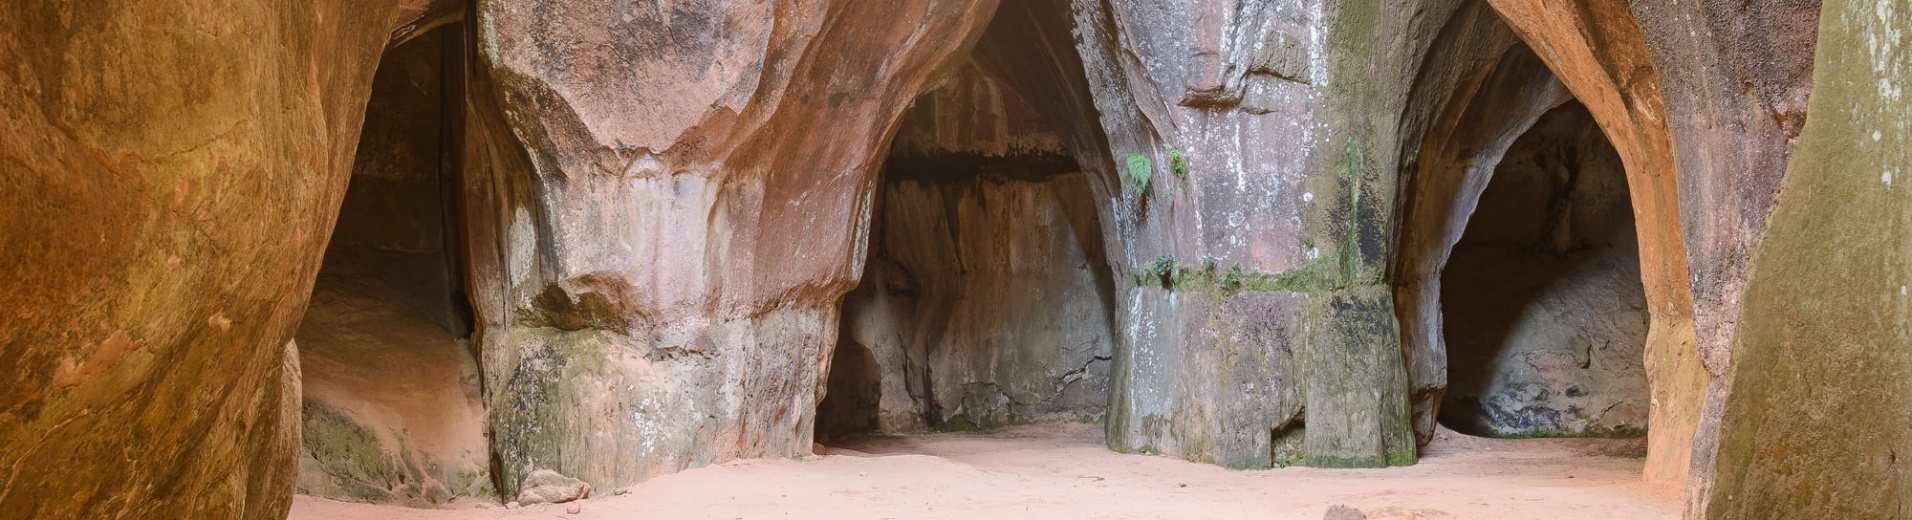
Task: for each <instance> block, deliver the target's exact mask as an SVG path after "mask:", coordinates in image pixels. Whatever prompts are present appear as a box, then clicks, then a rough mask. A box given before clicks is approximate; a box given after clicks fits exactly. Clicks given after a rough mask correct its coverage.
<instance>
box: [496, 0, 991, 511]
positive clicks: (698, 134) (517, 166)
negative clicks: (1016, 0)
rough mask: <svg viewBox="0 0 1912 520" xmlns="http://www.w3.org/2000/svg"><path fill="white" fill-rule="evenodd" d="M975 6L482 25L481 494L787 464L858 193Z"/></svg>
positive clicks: (801, 434)
mask: <svg viewBox="0 0 1912 520" xmlns="http://www.w3.org/2000/svg"><path fill="white" fill-rule="evenodd" d="M994 8H995V2H993V1H978V0H955V1H952V0H921V1H909V2H902V3H897V2H888V1H882V2H878V1H869V0H849V1H835V2H825V3H821V4H804V5H800V6H799V5H795V4H780V3H773V2H727V1H714V0H713V1H696V2H675V3H671V4H669V5H656V4H642V3H639V4H631V3H626V2H612V1H590V2H559V1H536V0H533V1H514V2H488V3H482V4H480V5H479V6H478V8H477V12H476V13H475V18H476V20H475V21H476V24H477V25H476V30H477V34H476V37H477V38H478V40H479V41H480V42H481V44H480V45H479V51H480V52H479V53H478V60H479V68H478V70H477V71H475V74H474V75H473V76H474V78H475V81H474V84H473V89H474V92H473V103H472V106H473V107H474V108H473V110H474V112H473V113H472V115H471V121H472V125H473V129H472V131H471V132H470V137H471V141H470V143H469V145H468V146H469V149H470V150H472V154H471V155H472V161H471V163H470V165H469V168H470V170H469V171H468V180H467V183H466V184H465V186H466V190H465V196H466V199H465V200H466V201H467V208H468V210H467V214H466V216H467V224H468V229H469V230H470V233H471V235H472V236H471V238H470V243H471V244H472V246H471V249H472V251H471V255H470V258H471V259H472V264H471V266H472V267H471V269H472V273H473V274H472V278H471V284H470V286H471V293H472V302H473V305H474V307H475V309H476V316H477V321H478V329H479V333H478V340H477V343H478V344H479V346H478V348H479V350H480V351H481V352H482V354H481V356H480V358H481V359H482V360H483V363H482V366H481V370H482V372H483V374H484V387H485V388H486V389H487V393H488V399H487V409H488V410H489V412H490V414H489V433H490V436H491V442H492V445H493V452H494V454H495V456H496V457H497V460H498V466H497V467H498V468H499V471H500V474H499V475H498V483H499V487H500V488H501V489H515V488H517V487H518V485H519V483H520V481H521V480H522V479H523V478H525V476H526V475H528V474H530V473H531V472H532V471H534V470H538V469H550V470H554V471H557V472H559V473H563V474H565V475H569V476H572V477H576V478H579V479H581V480H583V481H585V482H587V483H590V484H591V485H592V486H594V487H597V488H600V489H614V488H618V487H623V486H625V485H629V484H631V483H633V482H636V481H638V480H640V479H643V478H646V477H648V476H651V475H655V474H658V473H662V472H668V471H675V470H677V469H680V468H684V467H688V466H692V465H701V464H707V463H710V462H714V461H719V460H725V459H729V458H735V457H778V456H795V455H798V454H803V453H808V452H809V450H810V446H811V436H812V434H813V422H814V420H815V410H816V408H817V401H818V399H819V397H821V395H822V394H823V393H824V390H825V389H826V387H825V386H824V381H823V380H822V379H821V376H822V373H823V371H824V369H825V368H826V367H827V366H828V363H829V362H830V357H831V356H830V354H831V350H832V347H833V346H834V345H835V344H836V341H835V336H836V334H837V306H838V304H839V298H840V296H841V295H842V294H843V293H844V292H846V291H847V290H848V289H849V288H850V287H851V285H852V284H853V283H854V281H855V279H856V277H857V275H858V274H859V273H861V272H862V266H861V265H860V264H861V259H862V258H863V253H862V252H863V250H864V248H865V244H866V241H867V236H866V235H867V230H868V223H869V215H870V210H871V208H870V205H871V199H872V195H873V191H872V190H873V188H874V186H873V183H871V182H870V181H871V179H873V178H874V175H875V173H876V166H877V165H878V164H880V157H881V150H882V148H883V144H884V143H885V142H887V139H888V136H889V135H891V134H892V133H893V131H894V129H895V127H896V125H897V122H898V121H899V120H900V119H901V117H902V115H903V112H904V110H905V108H906V107H907V106H908V104H909V103H910V101H911V100H912V99H915V97H916V96H917V95H918V94H920V93H921V92H923V91H925V90H927V86H928V83H929V82H930V81H931V80H932V79H933V78H934V77H936V76H937V73H939V72H942V71H945V70H947V69H949V68H951V67H953V65H954V64H955V63H956V62H955V60H954V59H953V58H954V57H957V56H960V55H962V54H964V53H965V52H966V51H967V50H968V49H969V47H970V46H971V45H972V43H973V42H974V41H975V40H976V38H977V36H978V35H979V34H980V33H981V32H982V29H983V28H984V25H985V23H986V22H987V21H988V18H989V15H990V13H992V12H993V11H994Z"/></svg>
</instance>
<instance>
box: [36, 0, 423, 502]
mask: <svg viewBox="0 0 1912 520" xmlns="http://www.w3.org/2000/svg"><path fill="white" fill-rule="evenodd" d="M399 24H400V22H399V20H398V6H397V5H396V3H395V2H385V3H381V2H357V1H330V0H321V1H318V2H304V3H299V4H297V5H294V4H285V3H277V2H244V1H239V2H221V3H217V4H208V3H203V2H173V1H160V2H147V3H138V4H133V3H125V4H113V5H106V4H96V5H84V6H82V5H76V4H58V3H17V2H16V3H8V4H6V5H5V6H4V7H0V55H4V56H7V59H5V60H0V208H4V209H0V224H4V227H3V228H0V229H4V230H5V231H0V248H3V249H4V250H5V251H7V252H6V253H5V254H0V273H5V275H4V276H5V277H6V280H7V283H6V284H5V286H4V288H0V307H3V308H5V309H7V310H6V311H5V312H0V467H6V468H9V469H8V471H7V472H6V473H5V474H4V476H0V511H5V513H0V514H4V515H6V516H15V517H30V518H50V519H58V518H258V519H267V518H283V517H284V514H285V511H286V508H287V507H288V506H289V505H290V503H291V498H292V489H293V481H294V478H295V472H296V468H297V464H296V461H297V460H298V455H297V454H298V449H299V448H298V446H299V435H298V433H299V426H298V425H299V408H300V407H299V391H298V382H297V378H298V371H297V369H296V367H297V361H296V358H295V356H294V354H293V352H292V350H291V349H288V348H287V343H288V340H290V339H291V338H292V335H293V330H294V329H295V328H297V327H298V325H299V321H300V316H301V315H302V314H303V312H304V309H305V306H306V305H305V304H306V299H307V296H309V295H310V294H311V290H312V282H313V278H314V276H315V275H316V274H317V272H318V269H319V260H320V256H321V253H322V252H323V251H324V249H325V244H326V241H327V236H328V235H329V233H330V230H331V229H332V223H333V218H334V215H335V214H336V210H337V208H338V206H339V202H340V200H341V199H342V198H343V196H344V195H345V186H346V180H347V177H348V176H349V175H350V172H351V167H352V157H353V153H352V150H353V143H355V142H356V141H357V137H358V134H359V127H360V120H361V119H362V116H363V114H364V109H365V102H366V98H367V96H368V94H369V92H370V91H371V86H372V76H373V72H374V70H376V68H377V63H378V59H379V54H380V52H381V51H382V50H383V49H384V45H385V43H386V41H387V40H388V39H390V34H391V30H392V28H393V27H395V26H397V25H399Z"/></svg>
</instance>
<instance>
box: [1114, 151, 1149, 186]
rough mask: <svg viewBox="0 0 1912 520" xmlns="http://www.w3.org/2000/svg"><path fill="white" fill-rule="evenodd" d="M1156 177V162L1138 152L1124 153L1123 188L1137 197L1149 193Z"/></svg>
mask: <svg viewBox="0 0 1912 520" xmlns="http://www.w3.org/2000/svg"><path fill="white" fill-rule="evenodd" d="M1153 177H1155V162H1154V161H1150V160H1149V158H1148V156H1146V155H1142V154H1140V153H1137V152H1122V187H1123V188H1125V189H1127V191H1128V192H1130V193H1133V194H1135V195H1141V194H1143V193H1146V192H1148V189H1149V180H1150V179H1151V178H1153Z"/></svg>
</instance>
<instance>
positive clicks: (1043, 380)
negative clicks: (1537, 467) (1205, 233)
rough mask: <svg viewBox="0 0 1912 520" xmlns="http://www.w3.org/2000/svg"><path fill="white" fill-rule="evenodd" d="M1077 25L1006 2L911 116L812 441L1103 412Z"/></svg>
mask: <svg viewBox="0 0 1912 520" xmlns="http://www.w3.org/2000/svg"><path fill="white" fill-rule="evenodd" d="M1067 14H1068V13H1067V12H1066V11H1064V10H1060V9H1056V6H1055V5H1048V4H1046V3H1045V4H1043V5H1041V6H1034V5H1021V4H1017V5H1007V4H1006V5H1005V6H1003V7H1002V8H1001V11H1000V12H998V13H997V16H996V18H995V19H994V20H993V21H992V22H991V25H990V27H989V29H988V30H987V31H986V32H985V33H984V35H983V39H982V41H981V42H980V43H978V45H977V48H976V51H975V52H974V53H973V54H972V55H971V56H970V57H969V59H967V60H966V61H964V62H962V63H960V64H959V66H958V67H956V69H955V71H954V72H952V73H951V74H950V76H949V77H948V78H947V79H945V80H944V81H943V82H942V84H941V85H940V86H938V87H936V88H933V89H932V90H930V91H929V92H926V93H924V94H923V95H921V96H919V97H918V98H917V99H916V100H915V101H914V102H913V103H912V105H911V107H910V109H909V110H908V111H907V112H906V114H905V115H904V116H903V119H902V121H901V122H900V124H899V127H898V129H897V130H896V133H895V136H894V138H893V139H892V141H891V144H890V149H889V155H888V157H887V158H886V159H885V162H884V165H883V167H882V170H881V173H880V176H879V181H878V183H877V185H876V187H875V189H876V195H875V197H874V204H873V209H872V214H871V219H870V222H871V223H870V228H869V233H870V234H869V242H868V249H867V250H866V257H865V261H864V263H863V274H862V277H861V281H860V283H859V284H858V286H857V287H856V288H855V289H854V290H853V291H851V292H850V293H848V294H846V295H845V296H844V298H843V301H842V305H841V321H840V330H839V333H838V346H837V348H836V352H835V354H834V355H833V356H832V358H831V362H830V367H829V372H827V373H826V374H824V377H825V380H826V383H825V386H826V393H825V395H824V397H823V399H822V400H821V401H819V403H818V410H817V413H818V416H817V420H816V438H817V439H818V440H819V442H823V443H826V444H828V443H838V442H843V441H845V440H848V439H850V438H853V437H856V436H858V435H861V434H868V433H908V432H919V431H926V430H945V431H949V430H987V429H993V428H996V427H1000V426H1005V425H1011V424H1020V423H1030V422H1045V421H1095V420H1099V419H1100V418H1101V416H1102V415H1103V413H1104V411H1105V410H1106V409H1107V407H1108V382H1109V365H1110V359H1111V358H1112V356H1113V351H1114V339H1113V338H1114V329H1113V326H1112V317H1111V313H1110V309H1111V308H1112V303H1111V302H1112V300H1111V298H1113V294H1114V289H1113V278H1112V277H1111V275H1110V271H1109V267H1108V265H1109V264H1108V261H1107V260H1106V259H1105V258H1104V244H1103V242H1102V240H1103V238H1102V233H1103V230H1102V225H1101V223H1100V220H1099V219H1100V218H1101V217H1100V216H1099V215H1098V209H1097V206H1096V199H1095V197H1096V196H1097V195H1096V191H1095V188H1094V186H1095V183H1096V182H1097V180H1098V179H1096V178H1095V177H1093V176H1092V173H1089V172H1085V171H1084V168H1083V167H1082V166H1081V165H1080V164H1078V162H1077V161H1076V159H1075V154H1076V153H1077V150H1081V149H1084V148H1092V147H1097V146H1100V145H1099V144H1097V143H1098V141H1096V140H1095V136H1099V135H1100V133H1099V129H1098V128H1096V127H1095V126H1094V123H1093V122H1092V121H1085V122H1075V121H1074V120H1075V119H1079V118H1080V117H1079V116H1080V113H1086V111H1089V110H1092V108H1088V107H1089V106H1090V105H1088V104H1087V102H1086V101H1087V99H1088V97H1087V90H1086V80H1085V79H1083V78H1081V77H1080V74H1081V72H1080V71H1081V70H1082V67H1081V66H1080V64H1079V58H1078V57H1076V56H1075V54H1074V47H1073V46H1072V45H1069V44H1068V43H1067V42H1068V40H1067V38H1069V34H1070V33H1069V32H1068V27H1069V25H1068V24H1069V22H1068V20H1069V18H1068V16H1067ZM1043 40H1048V41H1043ZM1032 41H1034V42H1039V43H1040V44H1037V43H1031V42H1032ZM1031 53H1037V54H1038V55H1031ZM1043 53H1055V54H1043ZM1072 74H1073V75H1072ZM1065 121H1066V122H1070V123H1075V124H1077V125H1081V126H1069V125H1068V124H1066V123H1062V122H1065Z"/></svg>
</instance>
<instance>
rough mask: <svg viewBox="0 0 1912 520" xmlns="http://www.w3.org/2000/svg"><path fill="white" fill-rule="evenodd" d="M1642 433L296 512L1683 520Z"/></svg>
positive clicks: (803, 478)
mask: <svg viewBox="0 0 1912 520" xmlns="http://www.w3.org/2000/svg"><path fill="white" fill-rule="evenodd" d="M1642 446H1643V444H1642V441H1638V440H1593V439H1571V440H1568V439H1532V440H1497V439H1480V438H1473V437H1466V436H1462V435H1459V434H1455V433H1453V432H1449V431H1443V432H1441V434H1440V435H1439V436H1438V437H1437V439H1436V441H1435V442H1434V444H1432V445H1430V446H1429V447H1428V450H1427V453H1425V454H1424V456H1423V458H1422V459H1421V462H1420V463H1419V464H1416V465H1414V466H1410V467H1403V468H1388V469H1372V470H1327V469H1314V468H1282V469H1271V470H1261V471H1235V470H1229V469H1224V468H1220V467H1216V466H1212V465H1208V464H1201V463H1195V462H1187V461H1182V460H1179V459H1173V458H1168V457H1160V456H1149V455H1125V454H1120V453H1114V452H1111V451H1108V449H1107V448H1104V447H1103V445H1102V433H1101V429H1100V427H1098V426H1095V425H1088V424H1058V425H1041V426H1025V427H1018V428H1010V429H1006V430H1003V431H999V432H996V433H990V434H965V433H939V434H927V435H912V436H886V437H875V438H870V439H865V440H862V441H858V442H854V443H849V444H846V445H845V446H843V447H841V448H831V449H827V450H826V453H827V454H826V455H823V456H819V457H810V458H808V460H743V461H733V462H730V463H726V464H722V465H718V466H712V467H705V468H698V469H692V470H688V471H684V472H681V473H677V474H674V475H665V476H661V477H658V478H654V479H651V480H649V481H646V482H644V483H642V484H638V485H637V486H634V487H632V488H630V489H628V490H626V493H625V494H623V495H614V496H613V495H611V494H610V493H604V492H596V493H597V496H594V497H593V498H591V499H588V500H584V501H581V502H577V503H578V504H580V505H581V506H582V511H581V512H580V513H579V514H576V515H571V514H566V513H565V509H566V505H535V506H527V507H525V508H523V509H517V510H507V509H504V508H503V507H502V506H499V505H496V504H491V503H487V502H475V501H474V502H466V503H462V504H453V505H451V506H448V507H447V508H444V509H410V508H404V507H397V506H373V505H364V504H351V503H345V502H337V501H332V500H325V499H320V498H314V497H307V496H300V497H298V498H297V499H296V500H294V501H293V506H292V515H291V518H292V519H293V520H317V519H339V520H361V519H362V520H413V519H417V520H454V519H532V518H537V519H552V518H564V519H613V518H617V519H623V518H720V519H731V518H744V519H755V518H797V519H801V518H817V519H883V518H960V519H976V518H1137V519H1141V518H1174V519H1188V518H1217V519H1220V518H1254V519H1307V520H1318V519H1320V518H1321V517H1322V514H1323V513H1324V512H1325V511H1326V510H1327V509H1328V507H1329V506H1331V505H1336V504H1345V505H1348V506H1352V507H1355V508H1359V509H1361V510H1363V511H1364V512H1366V513H1367V515H1368V518H1371V519H1376V520H1383V519H1468V520H1473V519H1495V518H1506V519H1553V520H1575V519H1588V520H1592V519H1600V520H1613V519H1638V520H1651V519H1676V518H1679V516H1680V508H1681V504H1680V497H1679V494H1678V491H1677V486H1666V485H1649V484H1647V483H1645V482H1643V481H1641V473H1640V472H1641V467H1642V464H1643V460H1642V459H1641V458H1640V456H1641V451H1642V448H1641V447H1642Z"/></svg>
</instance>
